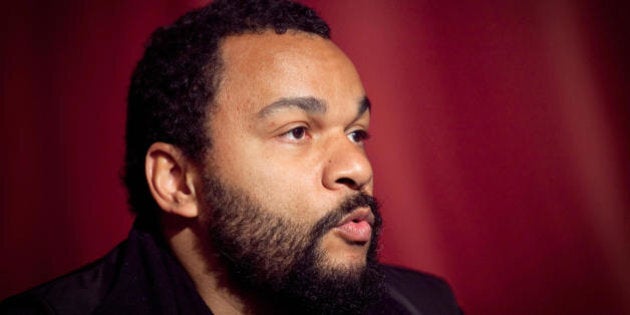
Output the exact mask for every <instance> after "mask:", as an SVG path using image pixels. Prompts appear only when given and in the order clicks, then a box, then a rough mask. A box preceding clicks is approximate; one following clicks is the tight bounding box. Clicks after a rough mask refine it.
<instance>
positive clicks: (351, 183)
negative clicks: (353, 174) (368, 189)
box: [335, 177, 358, 189]
mask: <svg viewBox="0 0 630 315" xmlns="http://www.w3.org/2000/svg"><path fill="white" fill-rule="evenodd" d="M335 182H337V183H338V184H342V185H346V186H348V187H350V188H353V189H354V188H357V186H358V185H357V183H356V182H355V181H354V180H352V179H351V178H348V177H342V178H339V179H337V180H336V181H335Z"/></svg>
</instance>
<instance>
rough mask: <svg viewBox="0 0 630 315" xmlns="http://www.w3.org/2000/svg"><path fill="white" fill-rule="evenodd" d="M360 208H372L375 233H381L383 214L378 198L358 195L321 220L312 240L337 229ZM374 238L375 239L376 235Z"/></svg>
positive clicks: (342, 203) (313, 231) (363, 194)
mask: <svg viewBox="0 0 630 315" xmlns="http://www.w3.org/2000/svg"><path fill="white" fill-rule="evenodd" d="M360 207H369V208H370V210H371V211H372V214H373V215H374V225H373V226H372V229H373V232H375V233H377V232H378V231H380V227H381V225H382V223H383V219H382V218H381V214H380V212H379V209H380V204H379V202H378V201H377V200H376V198H374V197H372V196H370V195H368V194H366V193H358V194H356V195H353V196H350V197H348V198H346V199H345V200H344V201H343V202H341V204H340V205H339V206H338V207H337V208H335V209H333V210H332V211H330V212H329V213H328V214H326V215H325V216H324V217H323V218H321V219H320V220H319V221H318V222H317V223H316V224H315V226H314V227H313V229H312V230H311V235H310V236H311V239H312V240H318V239H319V238H321V237H323V236H324V234H326V232H328V231H329V230H331V229H333V228H334V227H336V226H337V225H338V224H339V221H341V220H342V219H343V217H344V216H346V215H347V214H349V213H350V212H352V211H354V210H355V209H356V208H360ZM372 238H374V235H373V237H372Z"/></svg>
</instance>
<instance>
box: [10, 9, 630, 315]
mask: <svg viewBox="0 0 630 315" xmlns="http://www.w3.org/2000/svg"><path fill="white" fill-rule="evenodd" d="M305 3H306V4H309V5H311V6H314V7H315V8H316V9H317V10H318V11H319V12H320V13H321V14H322V15H323V17H324V18H325V19H327V20H328V21H329V23H330V24H331V26H332V29H333V40H334V41H335V42H336V43H337V44H338V45H339V46H341V47H342V48H343V49H344V50H345V51H346V52H347V54H348V55H349V56H350V58H351V59H352V60H353V61H354V62H355V64H356V66H357V68H358V70H359V72H360V73H361V75H362V78H363V81H364V84H365V86H366V89H367V90H368V94H369V96H370V98H371V100H372V102H373V104H374V105H373V124H372V126H373V129H372V133H373V140H371V142H370V143H369V144H368V146H369V149H368V150H369V154H370V156H371V159H372V162H373V166H374V169H375V179H376V193H377V195H378V196H379V197H380V199H381V200H382V201H383V203H384V207H383V211H384V216H385V220H386V223H385V230H384V238H383V246H382V258H383V260H384V261H386V262H390V263H395V264H399V265H404V266H408V267H413V268H417V269H422V270H426V271H429V272H432V273H436V274H439V275H442V276H443V277H445V278H446V279H447V280H448V281H449V282H450V283H451V285H452V286H453V289H454V291H455V293H456V295H457V297H458V300H459V301H460V303H461V304H462V306H463V308H464V309H465V310H466V311H467V313H468V314H593V313H597V314H623V313H626V314H630V268H629V267H628V266H630V230H629V229H628V225H629V212H630V194H628V191H629V189H630V166H629V163H628V161H630V146H628V144H627V141H628V135H629V134H630V133H629V131H630V119H629V118H630V109H629V105H630V93H629V92H628V82H629V78H628V73H630V62H629V61H628V56H630V50H629V49H628V45H627V42H628V39H629V38H630V36H629V35H630V34H629V33H630V32H629V31H628V30H629V26H630V22H628V21H629V20H628V19H627V15H628V13H630V11H628V10H627V9H628V7H627V5H622V4H620V3H619V4H615V5H612V4H611V3H610V2H607V3H600V2H599V1H596V0H592V1H587V0H584V1H568V0H566V1H562V0H551V1H543V0H540V1H534V0H528V1H499V0H484V1H476V3H468V4H465V3H461V2H460V1H456V0H446V1H439V2H435V1H412V0H406V1H405V0H398V1H385V0H383V1H351V0H337V1H316V0H312V1H305ZM201 4H202V2H201V1H175V0H171V1H167V0H163V1H153V0H151V1H149V0H138V1H122V0H117V1H92V2H84V1H79V0H68V1H63V2H61V3H57V2H53V1H12V2H8V1H5V2H4V3H2V4H0V11H1V12H2V13H0V14H1V17H2V19H1V22H0V23H2V28H1V31H2V33H1V34H2V35H1V36H2V41H1V43H0V45H2V50H1V55H0V57H1V58H0V73H1V74H2V79H1V80H2V82H1V85H0V88H1V90H0V97H1V102H2V103H1V107H0V110H1V112H0V136H1V138H0V139H1V140H2V143H1V152H2V154H0V166H1V170H0V175H1V176H0V185H1V186H0V188H1V191H0V193H1V195H0V225H1V226H0V250H1V252H2V259H0V298H4V297H7V296H8V295H10V294H13V293H16V292H18V291H21V290H24V289H26V288H28V287H31V286H33V285H35V284H37V283H40V282H42V281H44V280H48V279H51V278H53V277H55V276H58V275H61V274H63V273H65V272H68V271H70V270H72V269H74V268H76V267H78V266H80V265H82V264H85V263H87V262H88V261H90V260H93V259H96V258H97V257H99V256H101V255H103V254H104V253H105V252H106V251H107V250H108V249H109V248H111V247H112V246H114V245H115V244H116V243H117V242H119V241H121V240H122V239H124V238H125V235H126V233H127V231H128V229H129V227H130V224H131V222H132V217H131V216H130V215H129V214H128V212H127V210H126V205H125V198H126V197H125V191H124V189H123V187H122V185H121V183H120V181H119V172H120V169H121V167H122V157H123V134H124V120H125V94H126V89H127V86H128V82H129V77H130V73H131V71H132V68H133V66H134V64H135V62H136V61H137V60H138V59H139V57H140V55H141V53H142V45H143V43H144V42H145V41H146V39H147V37H148V35H149V34H150V32H151V31H152V30H153V29H154V28H155V27H157V26H158V25H163V24H166V23H169V22H171V21H172V20H173V19H174V18H175V17H177V16H179V15H180V14H182V13H183V12H185V11H187V10H188V9H190V8H192V7H196V6H199V5H201ZM624 6H625V7H624Z"/></svg>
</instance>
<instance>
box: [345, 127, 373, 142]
mask: <svg viewBox="0 0 630 315" xmlns="http://www.w3.org/2000/svg"><path fill="white" fill-rule="evenodd" d="M348 139H350V141H352V142H355V143H358V144H363V143H364V142H365V141H366V140H368V139H370V134H369V133H368V132H367V131H365V130H355V131H353V132H351V133H349V134H348Z"/></svg>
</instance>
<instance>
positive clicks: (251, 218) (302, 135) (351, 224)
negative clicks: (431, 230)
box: [202, 32, 380, 304]
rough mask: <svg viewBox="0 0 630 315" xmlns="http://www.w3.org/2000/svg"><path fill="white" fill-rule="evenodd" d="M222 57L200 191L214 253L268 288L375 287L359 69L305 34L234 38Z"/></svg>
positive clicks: (375, 221)
mask: <svg viewBox="0 0 630 315" xmlns="http://www.w3.org/2000/svg"><path fill="white" fill-rule="evenodd" d="M221 51H222V60H223V73H222V78H221V84H220V87H219V93H218V95H217V96H216V98H215V102H216V106H215V108H214V109H213V113H212V114H211V121H210V124H209V125H210V131H209V132H210V134H209V137H210V138H211V139H212V148H211V152H210V155H209V157H208V161H207V168H206V170H205V178H204V186H203V189H202V191H204V194H205V197H206V200H204V204H205V206H206V207H207V208H208V209H207V211H206V214H207V216H208V217H207V221H208V222H209V223H208V225H209V230H210V233H211V234H212V239H213V241H214V243H215V247H217V248H219V249H220V251H221V252H222V254H223V255H224V256H226V257H224V258H225V259H227V260H229V262H230V264H232V265H238V268H240V269H241V270H239V273H240V274H243V273H245V274H247V275H248V276H247V277H248V278H250V279H249V280H250V281H253V282H263V283H264V284H265V285H267V288H269V289H270V290H275V289H277V287H280V286H285V285H286V283H292V284H291V285H292V286H293V288H291V287H290V289H289V290H285V292H289V293H290V292H293V291H307V292H308V291H310V293H311V294H310V296H313V294H312V293H313V292H312V290H315V289H314V287H313V286H311V287H308V289H305V288H304V287H300V288H296V287H295V286H299V285H302V283H303V282H313V281H311V280H312V279H313V278H316V279H319V280H321V281H316V282H319V286H320V287H321V289H322V290H321V291H322V292H321V293H322V294H323V293H324V292H332V291H336V293H335V294H332V293H331V294H332V295H331V296H330V297H331V298H339V297H340V296H341V295H342V294H339V292H344V294H345V292H348V291H350V292H356V291H362V290H363V289H360V288H363V286H375V285H374V282H375V281H376V279H377V278H378V277H375V276H369V273H371V272H372V271H374V270H371V269H370V268H373V267H374V266H375V261H376V260H375V247H376V235H377V231H378V227H379V223H380V217H379V216H378V212H377V211H376V206H375V203H374V200H373V198H371V195H372V170H371V167H370V164H369V161H368V160H367V157H366V155H365V150H364V147H363V145H364V140H366V138H367V129H368V127H369V115H370V112H369V105H368V103H367V99H366V97H365V92H364V90H363V87H362V85H361V82H360V80H359V77H358V75H357V73H356V70H355V69H354V67H353V65H352V64H351V62H350V61H349V60H348V59H347V58H346V56H345V55H344V54H343V53H342V52H341V51H340V50H339V49H338V48H337V47H336V46H335V45H334V44H332V43H331V42H330V41H327V40H324V39H322V38H320V37H317V36H312V35H307V34H304V33H291V32H289V33H287V34H284V35H277V34H275V33H273V32H266V33H263V34H250V35H240V36H233V37H229V38H227V39H226V40H225V41H224V42H223V43H222V46H221ZM366 270H367V271H366ZM366 274H368V276H366ZM251 279H254V280H251ZM274 279H275V280H274ZM263 283H254V284H252V285H257V286H260V285H262V284H263ZM339 283H342V285H339ZM346 284H350V286H347V285H346ZM263 286H264V285H263ZM353 286H354V287H355V288H356V290H348V289H349V288H351V287H353ZM334 287H337V288H338V290H332V289H333V288H334ZM295 289H297V290H295ZM351 295H352V294H351ZM351 295H349V296H348V298H347V299H346V301H347V300H354V299H355V298H356V296H351ZM315 296H320V293H318V294H315ZM367 296H369V294H368V295H367ZM357 301H358V299H357ZM311 302H312V301H311ZM342 304H343V303H342Z"/></svg>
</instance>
